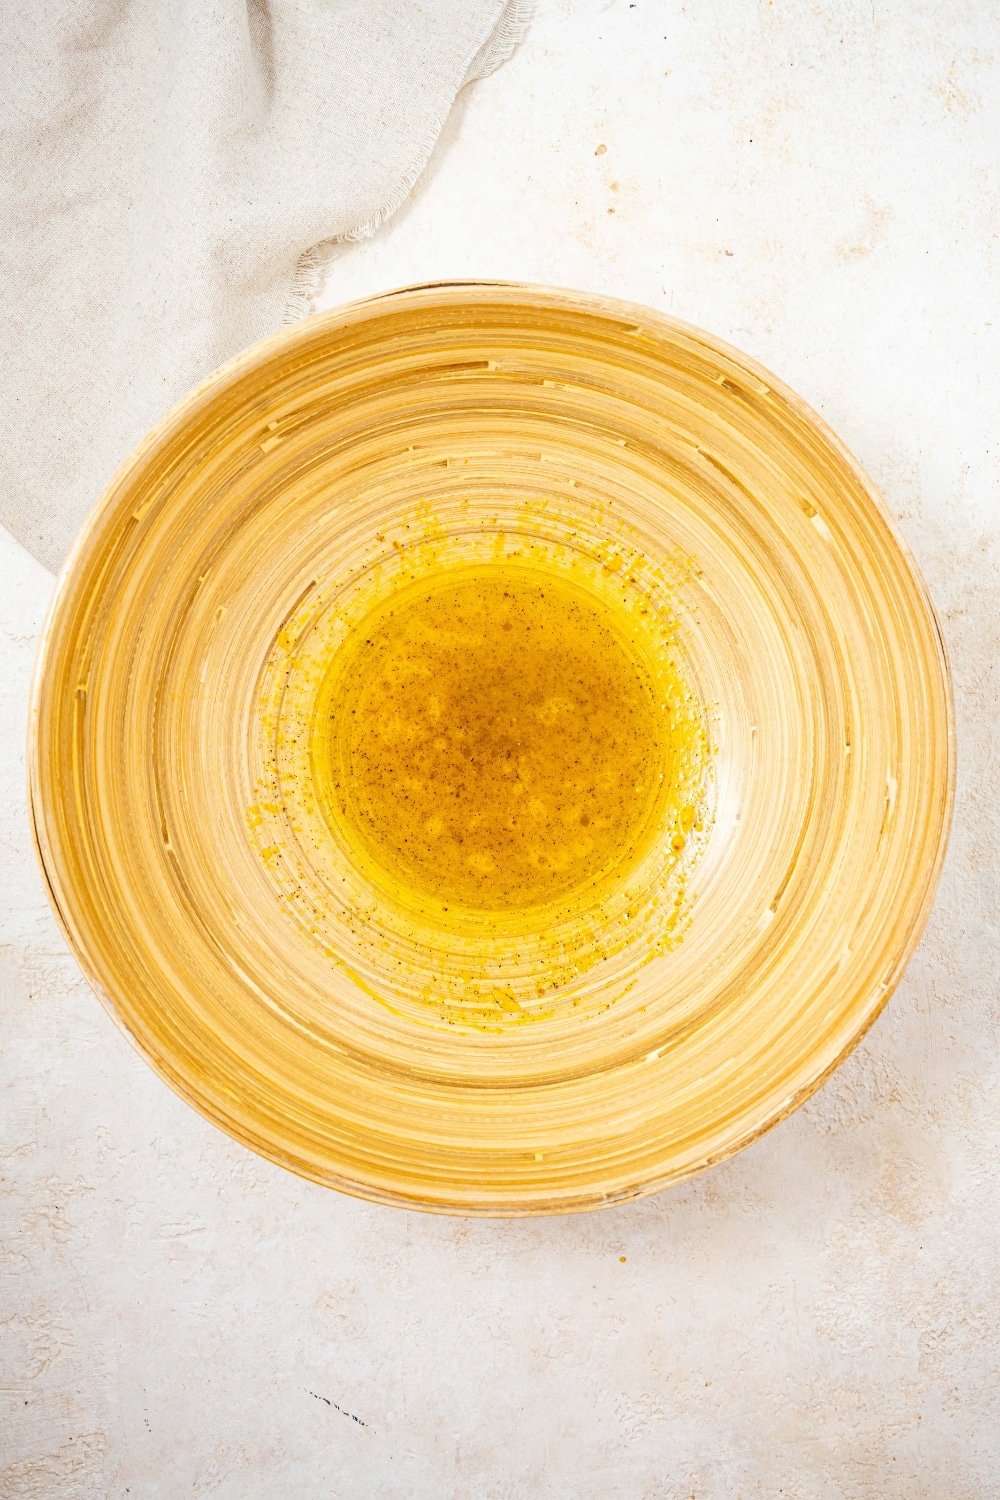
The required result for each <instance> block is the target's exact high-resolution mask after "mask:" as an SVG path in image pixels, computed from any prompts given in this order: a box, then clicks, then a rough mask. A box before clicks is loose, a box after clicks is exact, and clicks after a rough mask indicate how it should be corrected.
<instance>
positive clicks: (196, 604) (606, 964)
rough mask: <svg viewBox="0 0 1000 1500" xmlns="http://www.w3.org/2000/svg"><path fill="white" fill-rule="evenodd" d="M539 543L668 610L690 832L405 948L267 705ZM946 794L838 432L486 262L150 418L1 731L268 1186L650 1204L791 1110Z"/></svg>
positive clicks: (332, 317)
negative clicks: (259, 1159)
mask: <svg viewBox="0 0 1000 1500" xmlns="http://www.w3.org/2000/svg"><path fill="white" fill-rule="evenodd" d="M532 549H534V550H535V553H537V555H538V556H540V557H543V559H544V557H550V558H553V559H558V558H562V559H563V560H565V559H566V558H570V559H571V560H573V561H574V564H576V563H578V564H579V565H580V566H581V567H584V568H590V570H591V573H592V582H593V586H594V588H595V589H597V590H599V589H601V588H611V587H618V584H619V582H620V579H621V578H623V577H625V576H626V575H627V576H628V578H629V579H630V580H631V583H632V586H634V587H635V588H639V589H642V590H644V591H645V595H646V597H648V598H649V599H650V600H651V601H652V603H653V604H654V605H655V607H656V608H657V609H658V610H659V611H660V613H661V615H662V617H663V619H664V620H668V621H669V626H670V634H669V640H670V647H669V649H670V650H671V651H672V652H673V653H674V659H675V664H676V666H677V670H678V671H679V672H681V673H682V674H683V677H684V680H685V681H686V682H687V683H688V684H689V685H690V692H691V702H692V705H693V707H692V713H693V715H694V716H695V719H696V720H697V723H698V725H700V726H701V728H700V730H699V732H700V733H702V734H703V742H704V750H705V754H704V757H703V764H699V765H698V766H697V767H695V771H694V772H693V773H692V774H696V776H697V778H700V779H699V783H698V788H697V795H698V797H699V798H700V799H701V801H700V803H699V806H700V807H701V809H702V813H701V816H700V822H699V826H700V828H701V830H702V831H701V834H700V835H699V837H698V838H695V837H694V836H693V835H692V837H691V842H690V846H689V847H688V848H687V849H685V851H684V853H683V856H678V857H677V858H674V857H673V856H669V857H668V856H667V855H666V854H665V853H664V848H665V846H664V848H661V849H660V850H659V851H657V852H656V858H653V857H651V859H650V860H648V861H647V862H646V864H645V865H644V866H643V869H642V870H641V871H640V872H639V873H638V874H637V875H636V876H635V878H634V879H632V880H631V882H630V883H626V885H627V888H626V886H623V887H622V889H621V890H617V889H616V890H613V891H611V892H610V894H609V895H608V901H607V904H606V907H602V912H601V923H603V924H604V925H603V926H601V924H600V923H597V924H596V926H595V923H594V922H593V921H591V920H590V919H589V918H588V922H589V925H588V924H587V923H584V922H582V921H581V923H578V924H577V928H576V929H575V930H574V928H573V923H572V921H571V920H569V919H567V923H566V924H565V927H564V929H563V928H560V929H559V930H558V932H556V931H555V929H552V930H550V929H549V928H548V926H546V930H545V931H541V930H538V931H532V930H531V928H530V924H529V925H528V927H524V928H523V930H522V931H521V932H520V934H518V933H516V932H514V930H513V929H508V928H502V929H501V928H490V927H489V926H488V924H486V925H484V927H483V928H482V930H481V931H480V930H478V929H477V928H476V926H475V924H474V923H473V924H471V925H470V924H469V923H468V922H467V923H466V924H465V925H464V926H462V927H461V929H460V930H459V927H455V928H453V929H449V930H448V931H444V930H442V929H440V928H435V929H434V930H431V929H430V928H422V927H420V925H419V923H418V924H416V925H415V924H414V922H412V921H410V919H409V918H407V919H406V921H404V920H403V918H402V917H399V916H398V914H397V915H394V914H393V910H392V909H391V903H386V902H385V901H380V900H379V899H378V898H377V897H375V896H373V895H372V893H371V891H370V890H369V889H368V888H367V887H366V884H365V878H364V872H363V871H361V872H360V873H359V870H358V869H357V868H356V867H355V866H354V865H352V863H351V861H350V859H349V858H347V857H346V856H343V851H340V854H338V853H337V850H336V849H335V848H334V845H333V843H332V842H331V839H330V837H329V830H328V829H327V828H326V825H325V824H324V822H323V819H322V817H321V816H320V814H319V813H318V812H317V805H318V804H317V799H316V797H315V796H314V795H313V793H312V791H311V790H310V785H309V761H308V756H304V754H303V753H302V751H301V747H299V748H297V747H298V745H299V735H298V732H297V731H296V730H295V727H294V726H295V725H300V726H301V728H302V735H303V737H304V738H305V739H307V738H308V731H309V723H308V720H309V714H310V711H311V710H310V703H311V702H312V701H313V700H312V699H311V698H310V693H311V691H312V688H311V686H310V684H314V682H315V672H313V668H315V669H316V671H318V670H319V667H320V666H321V665H322V663H321V660H320V657H321V655H322V651H323V650H327V649H328V648H329V647H330V643H331V642H334V643H335V642H336V640H337V639H339V638H340V637H338V636H337V630H338V629H339V631H340V632H341V636H342V635H343V632H344V631H345V630H347V629H349V628H350V622H351V619H352V618H353V617H354V616H352V613H351V612H352V610H353V611H354V612H355V615H357V617H358V618H360V617H361V614H360V612H361V611H362V606H363V605H364V602H365V599H366V598H368V597H369V596H370V597H375V595H376V594H377V593H378V591H379V590H380V589H384V588H385V587H389V586H391V584H392V580H393V578H394V577H395V576H396V575H397V574H398V571H399V569H400V568H405V567H407V566H411V565H412V566H417V565H418V564H419V565H428V566H444V565H447V564H448V563H449V561H459V560H462V559H469V558H476V557H482V556H485V555H487V552H488V553H489V555H492V556H498V555H504V556H507V555H513V554H514V553H518V554H519V555H520V554H521V553H525V552H528V553H532ZM533 555H534V554H533ZM428 559H429V561H428ZM366 591H367V592H366ZM324 632H326V633H325V634H324ZM310 653H312V655H310ZM311 672H312V675H310V673H311ZM692 722H694V720H692ZM952 782H953V740H952V728H951V710H950V697H949V686H948V674H947V665H946V661H945V656H944V651H943V647H942V643H941V639H940V635H939V631H938V629H937V626H936V623H935V620H934V617H933V613H932V610H931V608H930V605H929V603H928V600H927V596H926V593H925V590H924V588H923V586H922V583H921V581H920V579H919V577H918V576H917V575H916V573H915V571H914V568H913V566H912V564H911V563H910V562H909V560H908V559H907V557H906V556H905V554H904V552H903V550H902V549H901V546H900V544H899V542H898V540H897V539H896V537H895V536H894V534H893V532H892V529H891V527H890V525H889V524H888V522H887V520H886V518H885V515H884V512H883V510H882V508H881V505H880V503H879V501H878V499H877V497H876V495H875V494H874V492H873V490H872V487H871V485H870V483H869V482H868V481H867V479H866V478H865V476H864V474H863V473H862V472H861V471H860V469H859V468H858V466H857V464H856V463H855V462H854V461H853V460H852V459H851V457H850V456H849V454H848V453H847V452H846V451H845V450H844V449H843V447H842V446H841V445H840V443H839V442H838V441H837V440H836V438H835V437H833V435H832V434H831V433H830V432H829V431H828V430H827V429H826V428H825V427H824V425H823V424H822V423H821V422H820V421H819V420H818V418H817V417H816V416H815V415H814V414H813V413H812V412H811V411H810V410H809V409H808V408H807V407H806V406H805V405H804V404H803V403H802V402H801V401H800V400H799V399H798V398H797V397H796V396H795V395H794V394H793V393H792V392H790V391H788V390H787V389H786V388H784V387H783V386H782V385H781V384H780V383H779V382H778V381H776V380H775V379H774V378H773V377H772V376H771V375H769V374H768V373H767V372H766V371H764V370H763V369H761V368H760V367H759V366H757V365H755V364H753V363H752V362H751V361H749V360H747V359H746V358H744V357H743V356H741V355H739V354H738V353H736V352H734V351H733V350H731V349H728V348H726V347H725V346H723V345H721V344H719V343H718V342H717V341H715V340H714V339H712V338H710V337H709V336H708V335H706V334H704V333H702V332H699V331H698V330H696V329H692V328H688V327H685V326H683V325H680V324H678V323H675V322H673V321H670V320H668V319H665V318H663V317H660V316H659V315H656V314H654V313H652V312H650V311H648V310H646V309H643V308H638V307H634V306H629V305H625V304H621V303H615V302H611V301H607V300H604V299H597V298H593V297H584V296H582V295H577V294H572V293H563V292H550V291H544V290H539V289H535V288H528V287H519V286H507V285H489V286H487V285H471V284H470V285H459V286H440V287H426V288H417V289H413V290H408V291H404V292H399V293H394V294H392V295H390V296H387V297H384V298H376V299H373V300H370V301H367V302H363V303H358V304H355V305H353V306H350V307H347V308H344V309H340V310H337V311H335V312H332V313H329V314H326V315H323V316H318V317H314V318H310V319H308V320H306V321H305V322H303V323H300V324H298V325H296V326H295V327H293V328H290V329H287V330H285V331H283V332H282V333H280V334H277V335H275V336H274V337H273V338H271V339H268V340H266V341H265V342H264V343H262V344H260V345H258V346H256V347H255V348H253V349H251V350H249V351H247V353H246V354H244V355H242V356H240V357H239V358H238V359H236V360H235V361H233V362H232V363H231V364H229V365H228V366H226V367H225V368H224V369H223V370H221V371H219V372H218V373H217V374H216V375H214V376H213V377H212V378H211V379H210V380H208V381H207V382H205V383H204V384H203V385H202V386H201V387H200V388H199V389H198V390H196V391H195V392H193V393H192V394H191V395H190V396H189V397H188V398H187V399H186V400H185V401H183V402H182V403H181V404H180V405H179V406H178V407H176V408H175V409H174V410H173V411H172V412H171V413H169V414H168V416H167V417H165V418H164V420H163V421H162V422H161V423H160V424H159V425H158V427H157V428H156V429H154V431H153V432H152V433H151V434H150V435H149V437H148V438H147V439H146V440H145V441H144V442H143V444H142V445H141V446H140V447H139V449H138V450H137V451H136V452H135V454H134V455H133V456H132V457H131V458H130V459H129V461H128V462H127V463H126V464H125V465H124V466H123V468H122V469H121V470H120V472H119V473H118V474H117V476H116V477H115V479H114V480H113V482H112V484H111V485H110V487H109V488H108V490H107V492H106V493H105V495H104V496H103V498H102V499H101V501H100V503H99V504H98V505H97V507H96V508H95V510H94V512H93V513H92V515H91V517H90V518H89V520H88V522H87V524H86V525H85V527H84V529H83V532H82V534H81V535H80V537H79V539H78V541H77V543H76V545H75V547H74V549H73V552H72V554H71V556H70V558H69V559H68V561H67V564H66V566H65V568H64V570H63V573H62V575H61V577H60V580H59V584H58V587H57V590H56V594H55V598H54V601H53V605H52V608H51V612H50V616H49V619H48V622H47V625H46V628H45V632H44V636H43V640H42V644H41V648H40V654H39V660H38V666H37V672H36V680H35V688H34V700H33V710H32V726H31V744H30V798H31V807H32V812H33V817H34V824H35V831H36V839H37V845H38V850H39V855H40V859H41V862H42V866H43V869H44V872H45V876H46V879H47V881H48V885H49V889H50V892H51V895H52V900H53V903H54V905H55V908H56V911H57V913H58V916H59V919H60V921H61V923H62V925H63V929H64V931H65V933H66V936H67V939H68V941H69V942H70V944H71V946H72V948H73V949H74V951H75V953H76V954H77V956H78V958H79V960H80V962H81V964H82V965H83V968H84V970H85V971H86V973H87V975H88V977H89V979H90V981H91V983H92V984H93V985H94V988H95V989H96V990H97V992H98V994H99V995H100V996H101V998H102V1000H103V1001H104V1003H105V1004H106V1005H107V1007H108V1009H109V1010H110V1011H111V1013H112V1015H113V1016H114V1017H115V1019H116V1020H117V1021H118V1023H119V1024H120V1025H121V1027H122V1028H123V1029H124V1030H125V1032H126V1033H127V1034H128V1035H129V1037H130V1038H131V1039H132V1041H133V1042H134V1044H135V1045H136V1046H137V1047H138V1049H139V1050H140V1051H141V1052H142V1053H143V1055H144V1056H145V1057H146V1058H147V1059H148V1061H149V1062H150V1063H151V1064H152V1066H153V1067H154V1068H155V1069H156V1070H157V1071H158V1072H159V1073H160V1074H161V1075H162V1076H163V1077H164V1078H165V1079H166V1080H167V1082H169V1083H170V1084H171V1085H172V1086H173V1087H174V1088H175V1089H177V1090H178V1092H180V1093H181V1094H182V1095H183V1096H184V1097H185V1098H186V1099H188V1100H189V1101H190V1102H191V1103H192V1104H193V1105H194V1106H195V1107H196V1108H198V1109H199V1110H201V1111H202V1112H203V1113H204V1114H206V1115H207V1116H208V1117H209V1118H210V1119H212V1120H214V1121H215V1122H216V1123H217V1124H218V1125H220V1126H221V1127H222V1128H223V1129H225V1130H227V1131H229V1132H230V1134H232V1135H233V1136H235V1137H236V1138H237V1139H238V1140H240V1141H243V1142H244V1143H245V1144H246V1145H248V1146H250V1147H252V1148H253V1149H254V1150H256V1151H259V1152H261V1153H262V1154H263V1155H265V1156H267V1157H269V1158H271V1159H272V1160H274V1161H277V1162H279V1163H281V1164H282V1165H284V1166H287V1167H289V1168H291V1169H292V1170H294V1171H296V1172H299V1173H302V1174H303V1175H305V1176H308V1177H311V1178H313V1179H315V1180H316V1181H319V1182H322V1183H326V1184H328V1185H330V1186H332V1187H336V1188H339V1189H342V1190H344V1191H347V1192H351V1193H356V1194H359V1195H361V1196H364V1197H368V1198H372V1199H376V1200H380V1201H384V1202H391V1203H397V1204H402V1205H407V1206H411V1207H417V1208H423V1209H429V1210H436V1211H442V1212H455V1213H463V1214H466V1213H476V1214H530V1213H550V1212H565V1211H571V1210H577V1209H584V1208H590V1207H595V1206H599V1205H601V1204H606V1203H612V1202H618V1201H621V1200H623V1199H626V1198H629V1197H632V1196H635V1195H637V1194H641V1193H648V1192H652V1191H655V1190H657V1189H659V1188H662V1187H664V1186H665V1185H667V1184H669V1183H671V1182H676V1181H678V1180H679V1179H681V1178H683V1177H685V1176H688V1175H689V1174H691V1173H692V1172H695V1171H698V1170H700V1169H702V1168H704V1167H706V1166H708V1165H710V1164H711V1163H713V1162H717V1161H719V1160H720V1159H721V1158H723V1157H725V1156H728V1155H730V1154H731V1153H732V1152H734V1151H736V1150H738V1149H739V1148H740V1147H742V1146H744V1145H746V1144H747V1143H748V1142H749V1141H751V1140H753V1139H754V1138H755V1137H756V1136H758V1135H760V1134H761V1132H762V1131H764V1130H766V1129H767V1128H768V1127H769V1126H771V1125H773V1124H774V1123H775V1122H776V1121H778V1120H780V1119H781V1118H783V1117H784V1116H785V1115H787V1114H788V1113H789V1112H790V1111H791V1110H792V1109H794V1108H795V1107H796V1105H798V1104H799V1103H801V1102H802V1100H804V1099H805V1098H807V1097H808V1095H809V1094H810V1093H811V1092H812V1091H813V1090H814V1089H815V1088H817V1087H818V1086H819V1084H820V1083H821V1082H822V1081H823V1079H824V1078H825V1077H826V1076H827V1075H828V1074H829V1073H830V1071H831V1070H832V1069H833V1068H834V1067H836V1065H837V1063H838V1062H839V1061H840V1060H841V1059H842V1058H843V1057H844V1056H845V1054H846V1053H847V1052H848V1051H849V1050H850V1048H851V1047H852V1046H853V1045H854V1044H855V1042H856V1041H857V1040H858V1038H859V1037H860V1036H861V1035H862V1034H863V1032H864V1031H865V1029H866V1028H867V1027H868V1026H869V1025H870V1024H871V1022H872V1020H873V1019H874V1017H875V1016H876V1015H877V1014H878V1012H879V1010H880V1009H881V1008H882V1006H883V1005H884V1003H885V1001H886V999H887V998H888V996H889V994H890V992H891V991H892V989H893V987H894V985H895V984H896V982H897V980H898V979H899V977H900V974H901V973H902V970H903V968H904V966H905V963H906V960H907V958H908V956H909V954H910V953H911V952H912V949H913V947H914V945H915V943H916V941H917V939H918V937H919V934H920V931H921V929H922V926H923V924H924V921H925V919H926V916H927V913H928V911H929V907H930V903H931V901H932V898H933V893H934V888H935V885H936V881H937V876H938V872H939V869H940V864H941V860H942V857H943V851H944V845H945V839H946V833H947V825H948V819H949V813H950V802H951V795H952ZM275 798H277V800H275ZM342 856H343V857H342ZM338 860H339V863H338ZM397 918H398V919H397ZM598 928H600V930H599V931H598V930H597V929H598ZM612 937H613V939H614V940H612ZM640 939H641V941H640ZM554 955H555V956H554ZM559 955H561V958H560V957H559ZM500 963H507V964H508V968H509V969H510V971H511V973H512V975H513V977H512V979H511V981H510V984H511V987H512V988H511V994H513V995H514V996H515V998H514V999H513V1000H512V1001H511V1005H510V1006H509V1007H507V1008H504V1005H503V1004H502V1003H500V1002H498V1001H497V1000H496V996H497V995H498V994H501V991H499V990H497V989H496V988H495V986H494V987H493V988H491V985H493V981H492V979H490V978H489V976H490V975H491V974H492V973H493V970H492V969H491V967H490V966H491V965H497V964H500ZM560 963H561V964H562V967H561V968H560V967H559V964H560ZM477 965H478V968H477ZM505 972H506V971H505ZM545 973H548V974H549V976H550V978H552V983H551V984H550V986H549V990H548V993H546V994H544V995H543V996H541V997H539V998H537V999H536V998H533V996H534V991H533V989H532V984H533V982H534V980H537V979H538V977H539V974H542V977H543V978H544V975H545ZM477 975H480V976H482V975H486V976H487V978H486V980H483V982H481V983H480V982H478V981H477V980H476V976H477ZM470 976H471V978H470ZM473 981H476V982H473ZM487 981H488V982H487ZM518 986H520V989H518ZM538 988H539V989H542V990H544V989H545V986H544V984H540V985H538ZM506 993H507V991H503V992H502V994H506ZM502 994H501V999H502ZM498 1007H499V1008H498Z"/></svg>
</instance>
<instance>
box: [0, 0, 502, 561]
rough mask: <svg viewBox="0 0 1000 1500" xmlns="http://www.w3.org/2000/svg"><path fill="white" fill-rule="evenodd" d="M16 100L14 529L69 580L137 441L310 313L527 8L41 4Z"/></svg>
mask: <svg viewBox="0 0 1000 1500" xmlns="http://www.w3.org/2000/svg"><path fill="white" fill-rule="evenodd" d="M5 20H6V68H5V77H4V79H3V86H2V88H0V129H2V136H0V139H2V148H0V149H2V153H3V162H2V192H3V200H2V201H0V244H2V250H3V255H4V262H5V263H4V265H3V269H2V272H0V276H2V286H0V297H2V299H3V300H2V305H0V341H2V342H0V357H2V383H0V402H2V413H3V421H2V430H3V433H4V464H3V478H2V484H0V520H2V521H3V523H4V524H5V525H6V526H7V527H8V528H9V529H10V530H11V531H12V532H13V533H14V535H15V536H16V537H17V538H18V539H19V540H20V541H21V542H23V544H24V545H25V546H26V547H27V548H28V549H29V550H30V551H31V552H33V553H34V555H35V556H36V557H37V558H39V559H40V560H41V561H42V562H43V563H45V564H46V565H47V566H49V567H50V568H56V567H58V565H59V564H60V562H61V561H62V558H63V556H64V555H65V552H66V550H67V548H68V546H69V544H70V542H71V540H72V538H73V535H74V533H75V532H76V530H77V527H78V526H79V524H80V522H81V520H82V519H83V517H84V516H85V515H86V513H87V511H88V509H89V508H90V506H91V505H92V503H93V502H94V500H95V499H96V498H97V496H98V495H99V494H100V492H101V490H102V488H103V486H104V485H105V484H106V482H107V481H108V479H109V478H110V476H111V474H112V473H113V472H114V470H115V468H116V467H117V465H118V464H119V463H120V462H121V460H122V459H123V458H124V457H125V456H126V454H127V453H128V452H129V450H130V449H131V448H132V447H133V446H134V444H135V443H136V442H137V441H138V439H139V438H140V437H141V436H142V434H143V433H144V432H145V431H146V430H147V429H148V428H149V427H150V426H151V425H152V423H153V422H154V421H156V419H157V418H158V417H159V416H160V415H161V414H162V413H163V412H164V411H165V410H166V409H167V408H168V407H169V406H170V405H171V404H172V403H173V402H174V401H176V400H177V399H178V398H179V397H180V396H182V395H183V394H184V392H185V391H186V390H188V389H189V388H190V387H191V386H192V385H194V384H195V383H196V382H197V381H198V380H200V379H201V378H203V377H204V376H205V375H207V374H208V373H209V372H210V371H211V370H213V369H214V368H216V367H217V366H218V365H219V364H221V363H223V361H225V360H226V359H228V358H229V357H230V356H231V355H232V354H234V353H236V352H237V351H238V350H239V349H241V348H243V347H245V346H246V345H247V344H249V343H252V342H253V341H254V340H255V339H258V338H261V337H263V336H264V335H265V334H267V333H270V332H272V331H273V330H274V329H275V328H277V327H278V326H279V325H280V324H281V323H282V321H283V320H285V319H286V318H287V317H288V316H289V315H295V314H296V313H301V312H304V311H306V310H307V309H308V295H309V291H310V280H311V278H313V277H314V276H315V273H316V268H317V264H318V261H317V255H316V253H315V251H313V248H312V247H315V246H317V245H318V244H320V243H321V242H324V241H328V240H331V239H337V238H349V239H350V238H358V237H360V236H363V235H366V234H369V233H371V231H372V230H373V229H374V228H375V227H376V226H377V225H378V224H379V223H380V222H381V221H382V220H383V219H385V218H386V217H387V216H388V215H389V214H391V213H392V212H393V211H394V209H395V208H396V207H397V206H398V205H399V204H400V203H401V202H402V200H403V198H404V197H405V196H406V194H407V192H408V191H409V189H410V187H411V186H412V184H413V182H414V181H415V180H416V178H417V177H418V176H419V174H420V172H421V171H422V169H423V167H424V165H425V163H426V161H427V158H428V156H429V155H430V152H431V149H432V147H433V145H434V142H435V140H436V138H437V135H438V132H439V131H440V129H441V126H442V124H443V123H444V120H445V118H446V116H447V114H448V111H449V109H450V108H451V105H452V102H453V101H454V98H455V95H456V93H457V92H458V90H459V89H460V88H461V87H462V85H463V83H465V82H468V81H469V80H471V79H472V78H477V77H482V76H483V75H484V74H486V73H488V72H489V71H491V69H492V68H494V67H496V66H497V64H498V63H500V62H501V61H503V60H504V58H505V57H507V56H509V55H510V53H511V51H512V50H513V48H514V46H515V45H516V42H517V40H518V38H519V34H520V31H521V30H522V29H523V25H524V23H525V20H526V8H525V5H524V3H521V0H422V3H416V0H130V3H128V4H123V3H122V0H31V3H30V4H26V5H23V6H10V7H8V8H7V14H6V17H5Z"/></svg>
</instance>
